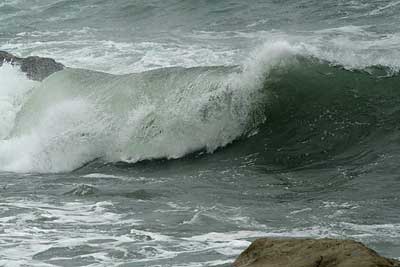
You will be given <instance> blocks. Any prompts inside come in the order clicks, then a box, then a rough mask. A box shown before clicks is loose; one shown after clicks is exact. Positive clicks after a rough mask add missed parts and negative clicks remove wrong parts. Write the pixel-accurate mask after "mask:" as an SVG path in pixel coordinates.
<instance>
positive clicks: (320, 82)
mask: <svg viewBox="0 0 400 267" xmlns="http://www.w3.org/2000/svg"><path fill="white" fill-rule="evenodd" d="M6 72H7V73H6ZM6 77H7V79H9V80H10V79H11V81H10V82H8V83H7V82H6V83H5V84H6V87H5V89H4V88H3V87H2V89H1V90H0V97H1V100H2V101H1V102H0V109H1V110H5V111H6V112H2V113H1V114H2V116H3V114H9V115H6V116H7V117H5V119H3V120H2V122H1V123H2V125H1V128H2V130H1V132H0V134H1V136H0V137H1V141H0V170H3V171H14V172H62V171H70V170H73V169H75V168H78V167H80V166H82V165H83V164H85V163H87V162H89V161H92V160H94V159H101V160H102V161H105V162H118V161H124V162H130V163H134V162H138V161H141V160H148V159H158V158H169V159H172V158H180V157H183V156H185V155H187V154H189V153H192V152H195V151H199V150H206V151H207V152H210V153H211V152H214V151H215V150H216V149H218V148H222V147H225V146H226V145H228V144H230V143H232V142H233V141H235V140H239V141H238V142H236V144H235V145H234V146H232V147H233V149H234V150H235V149H236V150H238V151H240V153H252V152H253V153H254V152H258V153H259V155H260V156H259V159H260V160H263V161H268V162H273V163H275V164H281V165H282V164H283V165H293V166H297V165H304V164H308V163H311V162H315V161H320V160H325V159H327V158H332V157H335V156H337V155H340V154H343V153H344V152H346V151H348V150H349V149H350V148H352V147H353V145H355V144H362V143H363V142H370V139H371V140H372V139H373V140H379V138H376V137H377V136H380V135H382V134H386V135H387V133H388V132H390V133H393V129H395V128H396V127H397V126H398V125H397V124H398V123H397V121H400V120H398V115H397V114H398V106H399V105H398V103H399V102H400V94H399V93H398V92H397V87H398V85H399V84H400V80H399V78H398V77H397V76H396V75H395V74H393V73H391V71H390V69H387V68H385V67H369V68H364V69H363V70H346V69H344V68H343V67H340V66H333V65H332V64H330V63H329V62H326V61H322V60H320V59H318V58H315V57H312V56H307V55H303V56H302V55H301V53H299V51H298V50H297V49H296V48H294V47H293V46H290V45H289V44H288V43H285V42H283V43H279V42H278V43H274V44H272V45H268V46H267V47H264V48H263V49H262V50H261V51H257V52H255V53H254V54H253V55H252V56H251V57H250V58H249V60H248V61H247V62H246V63H245V64H244V65H243V66H219V67H196V68H179V67H175V68H164V69H157V70H152V71H147V72H143V73H134V74H129V75H111V74H107V73H101V72H94V71H89V70H83V69H65V70H63V71H60V72H58V73H55V74H53V75H51V76H50V77H49V78H47V79H45V80H44V81H43V82H42V83H37V82H31V81H29V80H27V79H26V78H25V77H23V75H22V74H21V73H19V71H17V70H16V69H14V68H13V67H12V66H9V65H7V64H4V65H3V67H1V68H0V78H1V79H2V80H3V79H6ZM13 81H14V82H13ZM15 81H18V82H15Z"/></svg>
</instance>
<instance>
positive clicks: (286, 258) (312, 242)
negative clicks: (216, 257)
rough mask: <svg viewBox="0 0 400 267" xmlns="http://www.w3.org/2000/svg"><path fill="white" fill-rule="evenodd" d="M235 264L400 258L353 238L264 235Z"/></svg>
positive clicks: (353, 266)
mask: <svg viewBox="0 0 400 267" xmlns="http://www.w3.org/2000/svg"><path fill="white" fill-rule="evenodd" d="M233 266H235V267H400V262H399V261H396V260H392V259H387V258H384V257H381V256H379V255H378V254H377V253H376V252H375V251H373V250H371V249H369V248H367V247H366V246H364V245H363V244H362V243H359V242H356V241H352V240H335V239H274V238H262V239H258V240H256V241H254V242H253V243H252V244H251V245H250V246H249V247H248V248H247V249H246V250H245V251H244V252H242V254H240V256H239V257H238V258H237V259H236V261H235V262H234V263H233Z"/></svg>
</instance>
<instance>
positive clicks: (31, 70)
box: [0, 51, 64, 81]
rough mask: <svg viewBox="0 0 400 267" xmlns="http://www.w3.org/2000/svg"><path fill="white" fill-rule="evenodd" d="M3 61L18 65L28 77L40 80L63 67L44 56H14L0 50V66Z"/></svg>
mask: <svg viewBox="0 0 400 267" xmlns="http://www.w3.org/2000/svg"><path fill="white" fill-rule="evenodd" d="M3 62H8V63H11V64H13V65H18V66H20V68H21V71H23V72H25V73H26V75H27V76H28V78H29V79H32V80H35V81H42V80H44V79H45V78H47V77H48V76H50V75H51V74H53V73H54V72H57V71H60V70H62V69H64V65H63V64H61V63H58V62H56V61H55V60H54V59H51V58H45V57H27V58H20V57H16V56H14V55H12V54H10V53H8V52H5V51H0V66H1V65H3Z"/></svg>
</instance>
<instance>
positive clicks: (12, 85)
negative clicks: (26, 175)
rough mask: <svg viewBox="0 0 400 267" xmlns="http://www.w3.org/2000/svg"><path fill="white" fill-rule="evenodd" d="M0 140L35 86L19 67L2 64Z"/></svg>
mask: <svg viewBox="0 0 400 267" xmlns="http://www.w3.org/2000/svg"><path fill="white" fill-rule="evenodd" d="M0 81H1V83H0V140H2V139H4V138H6V137H7V136H8V135H9V133H10V131H11V130H12V128H13V126H14V122H15V117H16V114H17V112H18V111H19V110H20V108H21V106H22V104H23V103H24V100H25V99H26V95H27V94H28V92H29V91H30V90H31V89H32V88H33V87H34V86H35V85H37V82H33V81H31V80H29V79H28V78H27V77H26V75H25V74H24V73H23V72H21V71H20V69H19V67H16V66H13V65H11V64H8V63H4V64H3V65H2V66H1V67H0Z"/></svg>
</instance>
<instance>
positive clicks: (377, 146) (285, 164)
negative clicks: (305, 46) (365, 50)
mask: <svg viewBox="0 0 400 267" xmlns="http://www.w3.org/2000/svg"><path fill="white" fill-rule="evenodd" d="M293 62H294V61H293ZM263 88H264V89H263V90H265V91H268V93H269V96H270V99H269V103H270V104H269V105H267V106H265V109H264V112H265V115H266V116H268V119H267V120H266V121H265V123H262V124H260V125H259V126H258V131H257V132H258V134H257V135H255V136H252V137H250V138H248V137H246V136H245V137H244V138H242V140H240V141H239V142H238V143H237V144H235V146H234V147H233V148H232V150H231V152H229V153H233V154H241V155H249V154H256V155H257V156H256V165H257V166H260V167H261V168H262V166H271V165H273V166H276V170H285V169H286V170H288V169H292V168H307V167H310V166H314V165H315V164H317V165H323V166H336V167H337V166H340V165H341V164H359V163H362V164H368V163H371V162H373V161H374V160H376V158H377V157H380V156H382V155H385V154H387V153H391V152H393V151H398V149H399V145H398V144H399V143H398V141H399V136H398V130H399V129H400V91H399V88H400V77H399V75H398V74H397V73H394V72H393V71H392V70H391V69H390V68H387V67H385V66H370V67H368V68H365V69H361V70H360V69H353V70H348V69H345V68H344V67H342V66H339V65H333V64H330V63H329V62H326V61H321V60H319V59H317V58H312V57H311V58H310V57H302V56H296V60H295V63H293V64H290V65H286V66H285V67H284V68H280V67H278V68H274V69H272V70H271V71H270V72H269V74H268V76H267V77H266V80H265V83H264V85H263ZM232 151H235V152H232ZM267 168H268V170H269V171H273V170H274V168H271V167H267Z"/></svg>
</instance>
